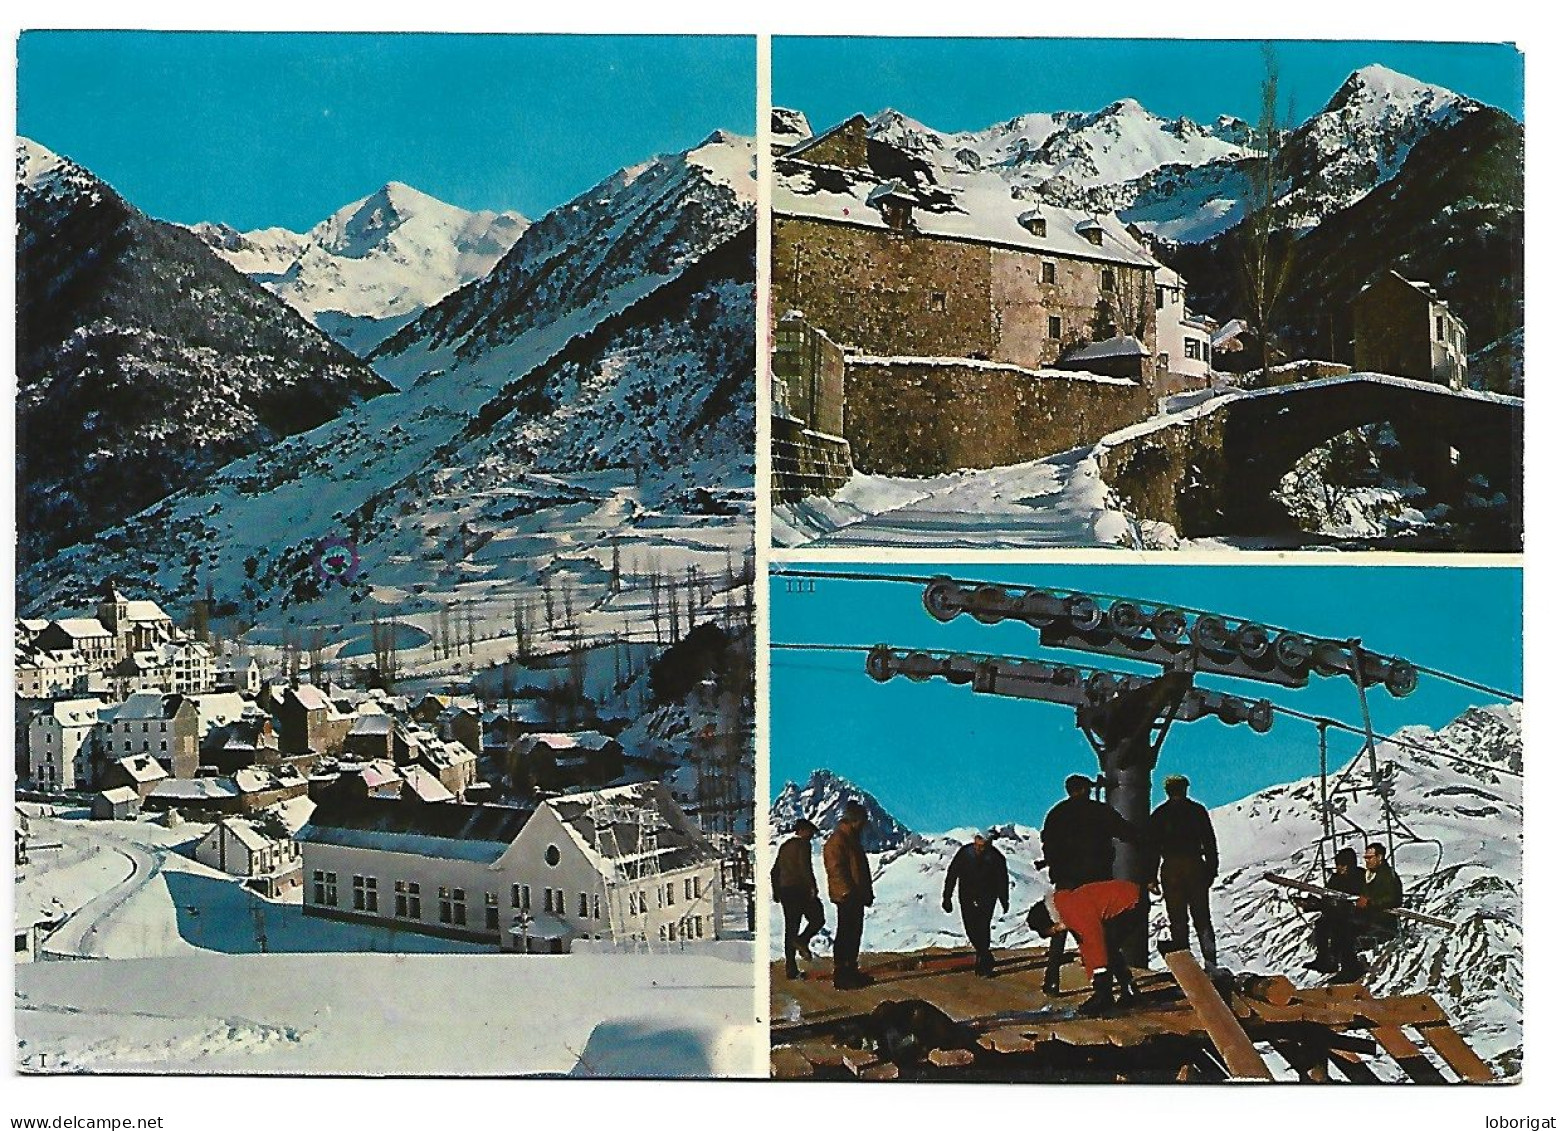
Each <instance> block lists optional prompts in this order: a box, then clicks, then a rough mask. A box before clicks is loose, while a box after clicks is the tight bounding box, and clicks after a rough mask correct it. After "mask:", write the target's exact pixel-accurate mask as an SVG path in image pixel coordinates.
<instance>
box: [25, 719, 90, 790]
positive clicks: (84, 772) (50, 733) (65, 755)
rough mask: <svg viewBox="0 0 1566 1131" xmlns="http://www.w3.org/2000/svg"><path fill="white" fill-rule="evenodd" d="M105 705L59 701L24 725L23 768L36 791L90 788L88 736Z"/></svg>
mask: <svg viewBox="0 0 1566 1131" xmlns="http://www.w3.org/2000/svg"><path fill="white" fill-rule="evenodd" d="M107 708H108V704H106V703H104V702H103V700H101V699H61V700H59V701H58V702H56V703H51V704H50V705H49V706H47V707H45V708H43V709H42V710H41V711H39V712H38V713H37V714H35V715H34V716H33V717H32V719H31V721H30V722H29V723H28V724H27V766H28V773H29V774H30V775H31V777H32V779H33V784H34V785H36V786H38V788H39V789H50V790H53V789H87V788H88V787H90V786H92V785H93V784H94V783H93V773H92V752H93V743H92V735H93V731H94V729H95V728H96V727H97V726H98V722H99V719H100V717H101V714H102V713H103V712H105V711H106V710H107Z"/></svg>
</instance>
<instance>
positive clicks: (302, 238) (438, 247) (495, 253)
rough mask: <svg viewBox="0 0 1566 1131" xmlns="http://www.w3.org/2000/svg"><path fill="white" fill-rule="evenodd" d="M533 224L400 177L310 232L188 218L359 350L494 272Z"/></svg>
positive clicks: (217, 247) (219, 248) (224, 253)
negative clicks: (472, 208) (467, 205)
mask: <svg viewBox="0 0 1566 1131" xmlns="http://www.w3.org/2000/svg"><path fill="white" fill-rule="evenodd" d="M527 228H528V220H527V218H526V217H524V216H523V215H522V214H521V213H519V212H511V211H506V212H492V211H478V212H469V211H468V210H466V209H463V208H458V207H457V206H456V205H453V204H447V203H446V202H445V201H443V200H440V199H438V198H436V197H433V196H431V195H430V194H429V193H426V192H422V191H420V190H419V189H416V188H414V187H412V186H411V185H408V184H405V183H403V182H401V181H389V182H387V183H386V184H385V185H383V186H381V187H380V188H379V189H377V190H376V191H374V192H372V193H371V194H370V195H368V196H366V197H363V198H362V199H359V200H356V201H353V202H352V203H350V204H346V205H344V206H343V207H342V208H339V209H338V210H337V211H336V212H334V213H332V214H331V215H330V216H328V217H327V218H326V219H325V220H322V221H321V222H320V223H319V224H317V225H315V227H313V228H311V229H310V231H309V232H307V233H304V234H300V233H298V232H293V231H290V230H289V229H287V228H262V229H258V230H256V231H250V232H238V231H235V230H234V229H233V228H231V227H229V226H228V225H225V224H209V223H203V224H194V225H192V226H191V230H192V231H194V232H195V233H196V234H197V235H198V236H200V237H201V239H202V241H203V242H204V243H206V244H207V246H208V247H210V248H211V249H212V250H213V251H214V252H216V253H217V254H218V255H219V256H220V257H222V258H223V259H225V260H227V261H228V262H229V264H230V265H231V266H233V267H235V268H237V269H238V270H240V271H242V272H244V273H245V274H247V275H249V276H251V278H253V279H255V280H256V281H257V282H259V283H261V284H262V285H263V286H265V287H267V288H268V289H269V290H271V291H272V292H273V293H275V294H276V295H278V297H280V298H281V299H283V301H285V302H287V303H288V304H289V305H290V306H292V307H294V308H295V309H296V310H298V311H299V312H300V313H301V314H303V315H304V316H305V317H307V318H309V319H310V320H311V321H312V322H314V323H315V324H316V325H317V326H319V327H320V328H321V329H324V330H326V331H327V332H328V333H330V334H332V335H333V336H335V337H337V338H338V340H339V341H342V342H343V344H345V345H347V346H348V347H349V348H350V349H352V350H354V351H355V352H357V353H363V352H364V351H365V350H367V349H368V348H369V347H371V346H373V345H375V344H376V343H378V342H379V341H380V340H381V338H383V337H385V336H386V334H388V333H390V332H392V331H393V330H395V329H396V328H398V327H399V326H401V325H403V324H404V323H406V322H407V321H408V320H409V319H410V318H412V317H413V316H414V315H416V314H418V313H419V312H421V311H423V310H424V309H426V308H427V307H430V306H432V305H434V304H435V303H437V302H439V301H440V300H441V299H442V298H444V297H445V296H446V295H448V294H450V293H451V292H452V291H454V290H456V289H457V288H458V287H461V286H463V285H464V284H466V283H470V282H472V281H473V280H474V279H478V278H481V277H482V276H484V275H485V274H487V273H488V272H489V270H490V268H492V267H493V266H494V265H495V264H496V263H497V262H499V261H500V259H501V257H502V256H504V255H505V254H506V252H508V251H510V250H511V247H512V245H513V244H515V243H516V241H517V239H518V237H519V236H521V235H522V233H523V232H524V231H526V230H527Z"/></svg>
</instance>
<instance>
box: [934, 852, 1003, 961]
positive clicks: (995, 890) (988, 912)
mask: <svg viewBox="0 0 1566 1131" xmlns="http://www.w3.org/2000/svg"><path fill="white" fill-rule="evenodd" d="M954 888H955V889H956V891H957V902H958V903H959V904H961V905H962V929H963V930H964V931H966V932H967V934H968V941H969V942H970V943H972V944H973V953H974V958H975V963H974V972H975V973H976V974H978V975H979V977H981V978H993V977H994V976H995V955H994V954H993V953H991V951H990V920H991V919H993V918H994V917H995V904H996V903H997V902H998V903H999V904H1000V906H1001V911H1002V912H1006V911H1010V910H1011V874H1010V873H1009V872H1008V871H1007V870H1006V858H1005V857H1004V856H1002V855H1001V853H1000V850H999V849H998V848H996V847H995V834H994V833H993V832H982V833H975V834H974V835H973V843H972V844H965V845H963V846H962V847H961V848H959V849H958V850H957V855H955V856H953V857H952V862H951V866H950V867H948V868H947V869H946V888H945V890H944V891H943V892H942V894H941V910H943V911H945V912H946V913H947V914H948V915H950V914H951V913H952V890H953V889H954Z"/></svg>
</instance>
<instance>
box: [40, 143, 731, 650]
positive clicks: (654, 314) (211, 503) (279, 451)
mask: <svg viewBox="0 0 1566 1131" xmlns="http://www.w3.org/2000/svg"><path fill="white" fill-rule="evenodd" d="M753 159H754V145H753V142H751V141H750V140H749V139H744V138H736V137H732V136H729V135H714V136H713V137H710V138H709V139H707V141H706V142H704V143H703V144H702V145H700V146H698V147H697V148H695V149H693V150H690V151H688V152H685V153H679V154H672V155H666V156H662V157H658V158H655V159H654V160H652V161H649V162H647V163H646V164H645V165H643V166H640V167H639V168H636V169H628V170H625V171H623V172H621V173H618V174H616V175H614V176H613V177H611V178H609V179H608V180H606V181H604V182H603V183H602V184H600V185H599V186H597V187H596V188H594V189H592V190H590V191H589V192H588V193H586V194H584V195H583V196H581V197H579V198H577V199H576V200H574V201H571V202H569V203H567V204H565V205H562V206H561V207H560V208H558V209H556V210H555V211H554V212H552V213H550V214H549V215H547V216H545V217H544V218H543V219H542V220H540V221H539V222H538V223H537V224H536V225H534V226H533V227H531V228H529V229H528V231H527V232H526V233H524V235H523V237H522V238H521V239H520V240H519V241H518V243H517V244H516V245H515V246H514V247H513V248H512V251H511V252H510V253H509V254H508V255H507V256H506V257H505V258H504V259H503V260H502V262H501V263H500V264H499V265H498V266H497V267H496V268H495V270H493V271H492V272H490V274H489V275H487V276H486V277H485V278H484V279H482V280H480V281H477V282H475V283H473V284H470V285H469V286H467V287H465V288H463V289H461V290H459V291H458V292H457V293H455V294H453V295H451V296H449V297H448V298H447V299H445V300H443V301H442V302H441V303H439V304H437V305H436V306H435V307H434V308H432V309H431V310H429V311H427V312H425V313H424V314H423V315H422V316H421V317H420V318H419V319H417V320H416V321H414V322H412V323H410V324H409V325H408V326H406V327H405V328H404V330H403V331H402V332H400V333H399V334H398V335H397V336H396V337H395V338H394V339H393V340H392V341H390V342H388V343H387V344H386V346H385V347H384V349H383V352H382V354H381V357H382V364H383V365H384V366H385V367H386V368H387V370H388V371H389V372H393V373H395V374H396V376H397V378H398V381H399V383H400V384H401V386H402V388H403V391H402V392H400V393H397V394H395V395H392V396H387V397H383V398H380V399H379V400H377V401H373V402H370V403H369V404H367V405H365V406H364V407H363V408H362V409H360V410H359V411H357V412H354V413H350V414H348V415H346V416H344V417H342V418H341V419H339V420H338V421H335V422H333V424H331V425H330V426H328V427H324V428H320V429H317V430H316V431H315V432H312V433H310V434H308V435H306V436H301V437H297V438H295V439H294V440H292V441H289V442H287V443H282V444H278V445H275V446H273V447H271V448H269V449H268V450H267V451H265V452H263V453H261V454H259V455H257V456H255V457H253V458H250V459H247V460H242V461H238V462H235V463H233V464H231V465H229V466H228V467H225V468H224V469H223V470H222V471H221V472H220V473H218V474H217V475H215V476H213V477H212V478H211V479H210V480H208V481H207V482H206V483H205V484H204V485H203V486H202V487H201V488H200V489H199V490H193V491H190V492H187V493H185V494H181V495H177V496H174V497H172V498H169V499H167V500H165V501H164V502H162V503H160V504H159V505H157V506H156V507H153V508H150V509H149V510H147V511H144V512H143V513H141V514H139V515H136V516H135V517H134V518H132V519H131V520H130V521H129V522H127V523H126V524H125V525H124V526H122V527H120V528H118V529H116V530H114V531H111V532H110V533H109V534H108V535H106V536H105V537H102V538H100V539H98V540H97V541H96V542H94V543H93V544H91V545H89V546H83V547H79V548H76V549H74V550H72V551H71V552H69V553H67V554H65V555H62V556H60V557H58V558H56V559H54V560H53V561H51V562H48V563H46V564H44V565H42V566H40V567H39V568H37V569H35V570H33V571H31V572H30V573H28V574H27V575H25V576H24V577H23V578H22V579H21V585H20V589H21V592H22V594H23V601H24V602H29V603H36V604H37V605H38V607H55V606H58V605H61V604H69V603H71V602H73V601H76V600H79V599H81V597H82V596H83V595H84V594H86V593H88V592H89V591H90V590H91V587H92V586H93V584H94V583H95V582H94V579H101V578H102V577H105V576H113V577H115V578H116V579H117V580H119V581H121V583H122V584H124V585H127V586H131V587H132V588H139V589H143V590H145V591H148V592H153V593H156V594H158V595H159V597H160V598H161V599H164V600H166V601H168V602H169V603H171V604H172V605H174V606H175V607H178V606H179V604H180V603H181V602H182V601H186V600H189V599H191V598H193V597H194V596H196V594H197V593H198V591H199V589H200V588H201V587H204V585H205V583H206V582H205V578H206V572H205V571H203V572H202V576H201V579H200V581H199V583H198V578H197V569H196V567H194V566H192V565H190V564H189V562H188V560H187V559H188V558H189V557H190V554H189V550H190V547H192V546H194V545H198V544H200V545H204V546H206V547H208V548H209V550H210V555H209V558H208V561H207V563H206V566H207V569H208V570H209V571H210V575H211V579H212V584H213V586H214V588H215V590H216V593H217V597H218V602H219V604H220V605H225V604H228V603H230V602H232V604H233V605H235V606H237V608H238V610H239V613H240V615H241V616H243V617H245V618H246V619H249V620H251V621H252V622H253V623H260V624H264V625H267V626H268V629H267V631H269V632H271V633H273V634H274V635H275V634H281V633H285V632H287V631H288V629H287V625H288V624H289V623H290V622H292V623H303V624H311V625H321V626H324V627H326V628H327V630H328V632H329V633H330V634H331V636H333V637H334V638H338V639H344V638H346V639H350V640H351V639H355V638H363V637H367V636H368V633H369V623H368V622H369V621H370V620H371V619H372V617H373V616H375V615H384V616H387V617H391V618H397V619H401V620H402V621H403V623H404V624H408V625H410V626H411V624H412V621H411V618H412V617H413V616H415V615H418V616H419V617H420V623H421V624H422V625H428V624H430V623H431V621H432V620H433V618H434V616H435V615H436V614H437V613H438V612H439V610H440V609H442V608H447V609H448V610H449V609H453V608H455V609H456V610H457V615H458V617H459V618H462V617H463V613H464V610H472V615H473V616H474V617H475V618H476V619H477V620H478V622H479V624H478V628H477V635H478V636H479V638H480V640H481V643H480V647H479V651H478V653H477V655H476V657H475V658H474V660H472V661H470V663H482V662H483V661H484V659H485V656H486V654H487V655H489V656H490V657H491V658H493V659H496V660H500V659H504V658H506V657H507V656H508V655H509V648H510V645H511V642H512V641H511V638H512V630H511V624H512V619H513V603H514V601H515V600H516V599H518V597H519V596H523V597H527V598H529V599H532V600H535V601H536V599H537V586H538V584H539V583H540V582H541V580H543V579H544V578H546V577H547V578H550V579H552V581H553V584H554V586H555V592H556V596H557V599H559V600H561V601H562V602H563V601H564V599H565V598H564V594H565V592H567V591H568V592H570V594H571V596H572V599H573V600H574V602H575V604H574V610H573V613H572V615H571V616H570V617H566V616H564V615H562V616H559V617H553V616H552V617H551V618H550V622H551V623H550V624H549V626H548V631H546V629H545V626H544V625H543V623H542V621H543V617H542V616H541V615H539V614H538V613H537V611H536V610H535V615H536V616H538V620H539V625H538V628H539V631H540V633H541V634H542V635H548V633H549V632H550V631H552V632H554V633H565V632H567V631H569V630H570V629H568V626H567V623H566V622H567V621H568V620H575V621H576V622H577V623H576V624H575V625H573V626H571V628H572V629H581V630H582V631H584V632H585V633H586V634H587V635H589V636H591V635H592V634H593V633H594V632H595V631H608V630H619V629H621V628H622V627H629V628H630V629H631V631H632V632H633V633H635V634H636V635H637V637H638V639H641V638H644V637H646V636H649V635H651V634H650V633H649V632H648V627H649V626H648V625H647V621H648V619H649V618H648V613H649V607H650V604H651V599H650V598H651V595H650V592H649V585H650V582H649V578H650V577H651V576H652V575H653V574H654V573H655V572H657V573H660V574H662V575H663V576H668V575H669V574H673V575H675V576H677V577H679V578H682V579H683V578H685V577H686V574H687V570H688V569H691V568H694V569H695V570H697V572H698V573H699V575H700V576H699V582H700V585H701V587H702V589H703V595H704V597H705V598H706V599H708V600H709V601H711V602H713V603H714V604H715V606H716V607H722V605H723V601H722V599H721V594H720V593H718V592H717V590H721V589H722V588H723V587H724V586H726V585H728V586H732V585H734V584H737V583H736V582H735V581H734V580H733V578H734V577H735V576H736V575H737V574H738V572H739V571H738V569H737V566H738V564H739V563H740V562H741V561H742V560H743V559H744V557H745V555H746V552H747V549H748V547H749V545H750V538H751V535H750V522H749V509H750V500H751V492H752V490H753V470H752V464H753V444H754V441H753V435H754V431H753V429H754V402H753V397H752V396H751V389H752V387H753V384H754V378H753V373H754V324H755V323H754V319H755V315H754V309H755V307H754V301H755V300H754V294H753V293H752V292H753V279H754V223H755V220H754V208H755V205H754V191H755V190H754V184H755V183H754V177H753V173H752V172H751V162H752V161H753ZM328 537H340V538H346V539H350V540H352V541H353V543H354V544H355V546H356V549H357V553H358V568H357V571H356V573H355V575H354V577H353V579H352V581H351V584H347V585H342V584H336V583H330V584H328V583H325V582H323V579H322V577H321V576H320V575H318V574H317V572H316V569H315V566H314V563H313V555H314V553H315V550H316V547H317V544H318V543H319V541H320V540H321V539H323V538H328ZM622 582H623V583H622ZM519 583H523V584H521V585H519ZM556 611H557V612H558V611H560V606H559V605H557V606H556ZM459 623H460V619H459ZM408 638H409V639H410V640H414V641H421V640H423V639H424V630H423V629H421V628H412V627H410V628H409V632H408ZM364 642H367V641H364ZM425 655H426V657H427V654H425ZM409 658H411V654H410V657H409ZM405 666H406V665H405Z"/></svg>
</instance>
